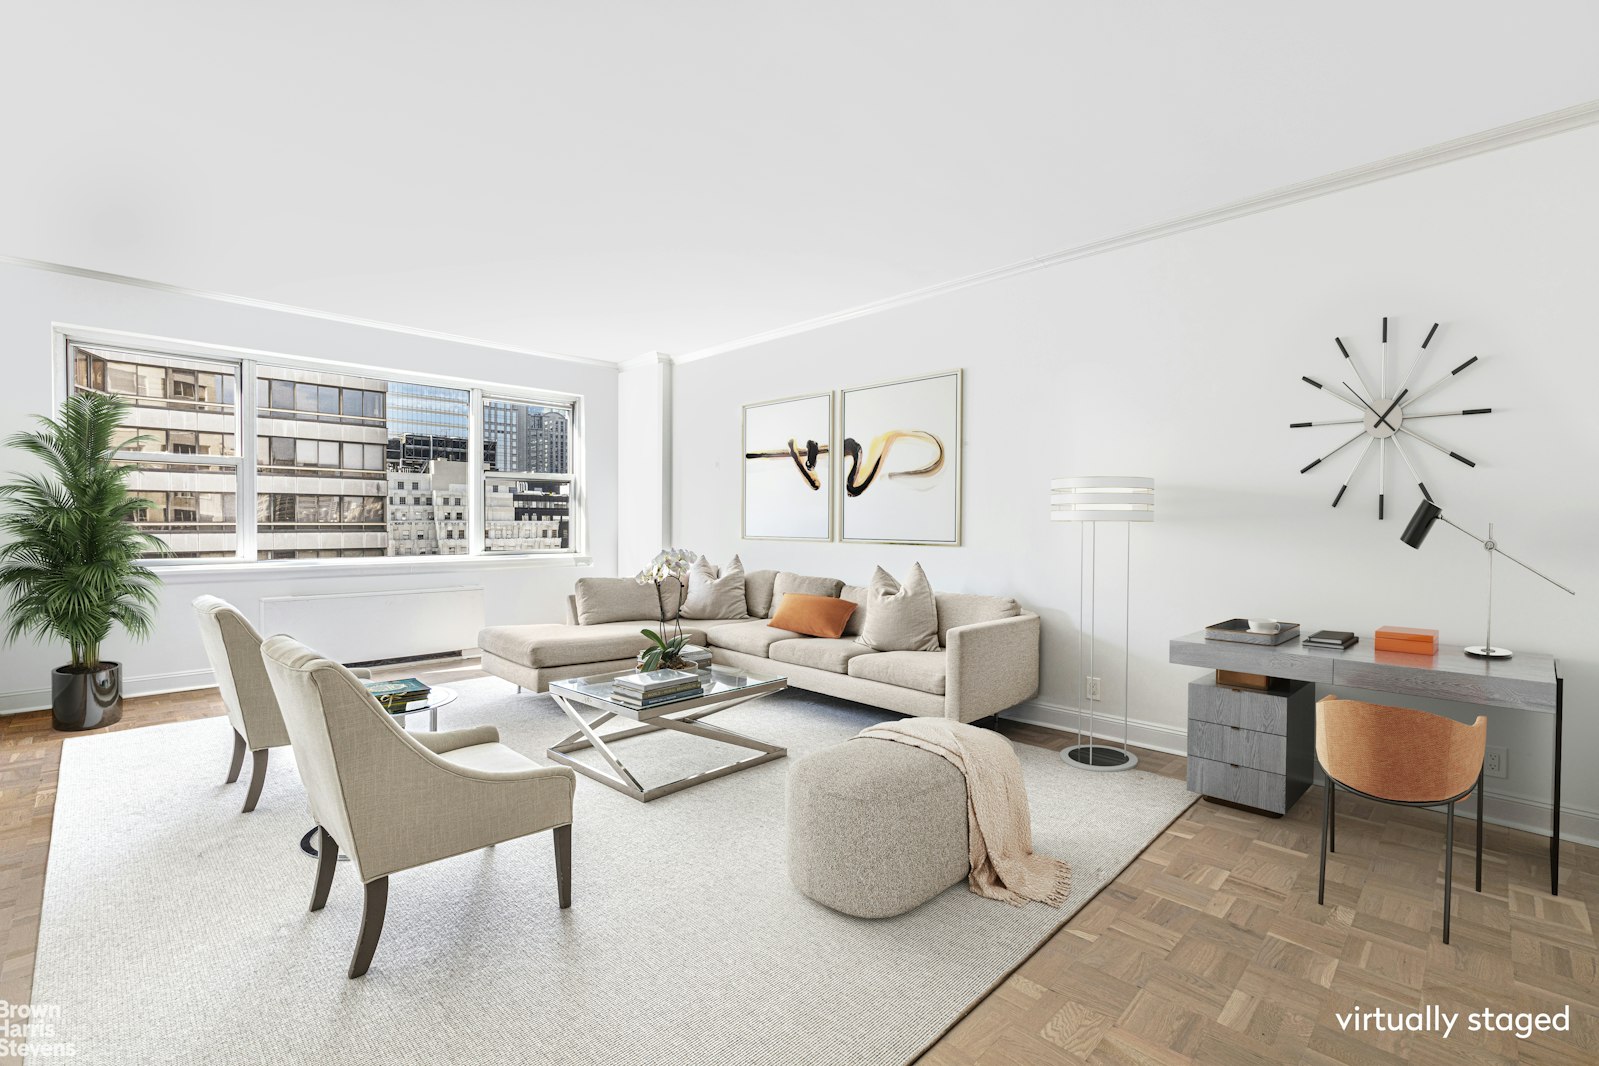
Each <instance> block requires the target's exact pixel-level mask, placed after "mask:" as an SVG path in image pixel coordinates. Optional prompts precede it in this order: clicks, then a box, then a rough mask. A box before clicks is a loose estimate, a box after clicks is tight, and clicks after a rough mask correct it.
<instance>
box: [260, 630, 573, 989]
mask: <svg viewBox="0 0 1599 1066" xmlns="http://www.w3.org/2000/svg"><path fill="white" fill-rule="evenodd" d="M261 651H262V656H263V658H264V660H265V662H266V671H267V676H268V678H270V680H271V683H272V688H273V690H274V691H275V692H276V693H277V698H278V704H279V706H281V707H282V708H283V719H284V723H285V725H287V726H288V732H289V739H290V741H291V742H292V744H293V746H294V759H295V763H296V764H297V765H298V766H299V768H300V778H301V780H302V781H304V783H305V791H306V795H307V797H308V798H309V799H310V802H311V813H312V815H313V816H314V817H315V819H316V822H317V825H318V826H319V827H320V832H321V839H320V841H319V843H318V847H317V871H316V881H315V884H314V886H313V888H312V891H311V909H312V910H313V911H318V910H321V909H322V907H323V905H324V904H326V903H327V899H328V890H329V888H330V887H331V886H332V884H333V873H334V871H335V870H336V869H337V868H338V861H337V860H338V854H339V849H340V848H343V849H344V853H345V854H346V855H348V856H349V857H350V864H351V865H352V866H353V867H355V872H356V875H357V876H358V877H360V878H361V883H362V885H363V886H365V900H364V904H363V907H362V911H361V933H360V936H359V938H358V939H357V941H356V946H355V954H354V956H353V957H352V958H351V960H350V976H351V977H360V976H361V975H362V974H364V973H366V971H367V967H368V966H369V965H370V964H371V962H372V953H373V952H374V951H375V950H377V945H378V937H379V936H380V935H381V934H382V932H383V914H384V911H385V909H386V908H387V906H388V899H389V875H390V874H392V873H396V872H398V871H400V870H407V869H410V868H411V867H414V866H422V865H424V864H426V863H430V862H436V861H438V860H439V859H447V858H449V857H450V856H452V855H460V854H462V853H464V852H468V851H475V850H477V849H478V848H484V847H488V846H489V845H491V844H498V843H500V842H502V841H506V840H514V839H515V838H517V837H522V836H527V835H529V834H531V833H538V832H542V831H544V830H546V829H553V830H554V834H553V836H554V842H555V876H556V886H557V891H558V893H559V899H560V905H561V906H562V907H563V908H564V907H569V906H571V904H572V794H573V792H574V791H576V788H577V778H576V775H574V774H573V773H572V771H571V770H568V769H567V768H566V767H564V766H563V767H553V766H539V765H538V764H537V763H535V762H533V761H532V760H531V759H528V758H526V757H524V756H522V755H519V754H517V753H516V752H514V751H512V750H511V749H510V748H508V747H506V746H505V745H503V744H501V743H500V742H499V739H500V738H499V733H498V731H496V730H495V729H494V728H493V727H492V726H474V727H473V728H470V729H457V730H453V731H450V732H443V733H420V734H412V733H408V732H406V731H405V730H404V729H402V728H400V726H399V725H398V724H397V723H396V722H395V721H394V719H393V718H392V717H390V715H389V714H388V713H387V712H385V711H384V710H383V709H382V708H381V707H380V706H378V703H377V701H376V700H375V699H373V698H372V696H371V694H370V693H368V692H367V690H366V688H365V686H363V685H362V684H361V682H360V681H359V680H358V679H357V678H356V677H355V676H354V675H353V674H351V673H350V671H349V670H347V669H345V668H344V667H342V666H340V665H338V664H337V663H335V662H332V661H330V660H328V659H325V658H323V657H322V656H320V655H318V654H317V653H316V652H314V651H312V650H311V649H310V648H307V647H306V646H305V645H303V644H300V643H299V642H297V641H295V640H293V639H291V638H289V637H282V636H279V637H272V638H270V639H268V640H267V642H266V643H265V644H264V645H263V646H262V649H261Z"/></svg>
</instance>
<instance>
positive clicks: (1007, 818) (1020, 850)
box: [858, 718, 1072, 907]
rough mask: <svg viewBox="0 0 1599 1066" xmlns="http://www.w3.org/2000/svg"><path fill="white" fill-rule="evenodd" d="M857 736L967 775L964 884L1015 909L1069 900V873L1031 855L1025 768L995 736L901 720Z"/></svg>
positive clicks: (945, 723) (954, 725)
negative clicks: (918, 752) (925, 754)
mask: <svg viewBox="0 0 1599 1066" xmlns="http://www.w3.org/2000/svg"><path fill="white" fill-rule="evenodd" d="M858 736H859V737H869V738H872V739H875V740H892V741H897V742H898V743H900V744H909V745H911V746H912V747H916V748H921V749H922V750H924V751H930V752H932V753H933V754H934V755H939V756H942V757H943V758H944V759H946V760H948V762H949V763H950V764H951V765H953V766H954V767H955V769H957V770H959V771H960V772H961V773H962V774H964V775H965V776H966V822H967V826H968V827H969V830H970V831H969V832H968V834H967V840H968V849H969V851H970V857H971V864H972V871H971V874H970V875H969V876H968V877H967V884H969V885H970V886H971V889H972V891H973V892H975V893H977V894H978V895H979V896H986V897H988V898H989V899H998V900H1004V901H1005V902H1006V903H1009V904H1012V905H1013V906H1017V907H1020V906H1022V905H1023V904H1025V903H1027V901H1029V900H1038V901H1040V902H1042V903H1047V904H1049V905H1050V906H1051V907H1059V906H1061V905H1062V904H1064V903H1065V902H1066V897H1067V896H1068V895H1069V894H1070V893H1071V890H1072V868H1071V867H1070V866H1068V865H1067V864H1066V863H1064V862H1062V861H1060V860H1059V859H1049V858H1045V857H1044V856H1042V855H1035V854H1034V853H1033V823H1032V818H1031V816H1030V815H1029V813H1028V810H1027V790H1026V788H1025V787H1024V786H1023V784H1022V764H1021V762H1020V761H1018V760H1017V758H1016V751H1015V749H1013V748H1012V747H1011V746H1010V741H1008V740H1006V739H1005V738H1004V737H1002V736H1000V735H999V734H998V733H995V732H992V731H990V730H987V729H978V728H977V727H976V726H970V725H964V724H962V723H960V722H951V721H949V720H948V719H946V718H906V719H904V720H903V721H898V722H883V723H881V724H880V725H874V726H870V727H868V728H866V729H863V730H861V732H860V733H859V734H858Z"/></svg>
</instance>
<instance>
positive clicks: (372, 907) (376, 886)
mask: <svg viewBox="0 0 1599 1066" xmlns="http://www.w3.org/2000/svg"><path fill="white" fill-rule="evenodd" d="M327 843H329V844H331V843H332V841H328V842H327ZM327 850H328V851H330V852H331V853H332V854H334V855H337V854H338V851H337V850H336V849H334V848H332V847H329V848H328V849H327ZM319 857H320V856H319ZM365 887H366V898H365V899H364V900H363V901H362V903H361V935H360V936H359V937H358V938H357V939H356V941H355V954H354V955H352V956H351V957H350V976H351V977H360V976H361V975H362V974H364V973H366V971H367V967H369V966H371V965H372V954H373V952H375V951H377V949H378V937H380V936H382V935H383V915H384V912H385V911H387V910H388V908H389V879H388V878H387V877H380V878H378V879H377V880H376V881H368V882H367V883H366V886H365Z"/></svg>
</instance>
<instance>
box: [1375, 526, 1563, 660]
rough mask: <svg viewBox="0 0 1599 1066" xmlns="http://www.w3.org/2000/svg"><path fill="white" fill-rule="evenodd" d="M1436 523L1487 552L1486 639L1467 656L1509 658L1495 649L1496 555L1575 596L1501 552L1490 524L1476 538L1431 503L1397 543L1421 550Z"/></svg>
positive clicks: (1504, 649)
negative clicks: (1449, 528) (1457, 530)
mask: <svg viewBox="0 0 1599 1066" xmlns="http://www.w3.org/2000/svg"><path fill="white" fill-rule="evenodd" d="M1435 522H1442V523H1443V524H1444V525H1446V526H1454V528H1455V529H1459V530H1460V532H1462V533H1465V534H1466V536H1468V537H1470V538H1471V539H1472V540H1474V541H1476V542H1477V543H1478V544H1481V545H1482V546H1483V547H1484V548H1485V549H1487V552H1488V636H1487V638H1486V639H1485V640H1484V641H1483V642H1482V643H1481V644H1476V645H1473V646H1471V647H1469V648H1467V649H1466V654H1467V655H1471V656H1474V657H1476V658H1478V659H1508V658H1510V649H1509V648H1496V647H1494V555H1495V554H1498V555H1503V556H1504V557H1505V558H1506V559H1509V560H1510V561H1511V562H1513V563H1515V564H1516V565H1517V566H1519V567H1522V568H1523V569H1525V570H1532V572H1533V573H1534V574H1538V576H1539V577H1541V578H1543V579H1544V580H1545V581H1547V582H1549V584H1551V585H1553V586H1554V587H1555V588H1557V589H1560V590H1561V591H1562V592H1570V593H1571V594H1572V595H1573V596H1575V595H1576V593H1575V592H1572V590H1571V589H1568V588H1566V586H1564V585H1562V584H1561V583H1560V582H1558V581H1556V580H1555V579H1554V578H1552V577H1550V576H1549V575H1548V574H1543V573H1539V572H1538V571H1537V570H1533V568H1532V567H1530V566H1528V565H1527V564H1526V563H1524V562H1522V561H1521V560H1520V559H1517V558H1516V557H1515V556H1514V555H1510V554H1509V553H1507V552H1506V551H1505V550H1504V549H1503V548H1501V547H1499V542H1498V541H1496V540H1494V527H1493V523H1491V522H1490V523H1489V524H1488V535H1487V536H1486V537H1479V536H1477V535H1476V534H1475V533H1468V532H1466V530H1464V529H1460V527H1459V526H1456V525H1455V524H1454V523H1453V522H1451V521H1449V519H1447V518H1445V517H1444V513H1443V511H1442V510H1441V509H1440V508H1439V506H1438V505H1437V504H1436V503H1433V502H1432V501H1431V500H1422V501H1421V506H1420V507H1418V508H1416V513H1415V514H1413V515H1411V516H1410V524H1409V525H1407V526H1406V527H1405V531H1404V532H1403V533H1401V534H1400V535H1399V539H1400V540H1402V541H1404V542H1405V543H1406V544H1408V545H1410V546H1411V547H1412V548H1419V547H1421V542H1422V541H1424V540H1426V539H1427V534H1428V533H1430V532H1431V531H1432V527H1433V523H1435Z"/></svg>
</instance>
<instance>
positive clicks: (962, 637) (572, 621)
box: [478, 571, 1039, 722]
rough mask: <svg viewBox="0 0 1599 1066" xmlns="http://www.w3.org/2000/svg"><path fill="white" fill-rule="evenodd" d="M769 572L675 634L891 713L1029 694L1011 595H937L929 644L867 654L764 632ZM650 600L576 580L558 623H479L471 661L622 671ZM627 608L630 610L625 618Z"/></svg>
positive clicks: (550, 673) (955, 713) (972, 710)
mask: <svg viewBox="0 0 1599 1066" xmlns="http://www.w3.org/2000/svg"><path fill="white" fill-rule="evenodd" d="M772 575H773V572H772V571H753V572H752V573H750V574H749V575H748V581H747V592H748V594H749V595H748V609H749V613H750V615H751V617H750V618H747V619H744V618H737V619H733V618H718V619H683V620H682V622H681V625H682V631H683V634H684V635H685V636H687V637H688V639H689V640H690V641H691V642H692V643H695V644H699V645H703V646H705V647H708V648H710V649H711V658H712V661H713V662H714V663H717V664H719V665H722V666H733V667H738V668H741V669H746V670H752V671H755V672H757V673H769V672H775V673H781V674H783V675H784V676H786V677H787V678H788V682H789V685H790V686H792V687H794V688H800V689H806V690H808V691H811V692H820V693H823V694H825V695H829V696H837V697H839V698H841V699H847V700H854V701H856V702H858V703H865V704H868V705H870V706H873V707H881V708H883V709H884V710H889V711H897V712H899V713H900V714H911V715H921V716H925V717H935V718H952V719H954V720H955V721H959V722H974V721H977V720H978V719H980V718H987V717H988V716H990V715H993V714H998V713H999V712H1000V711H1004V710H1008V709H1009V708H1011V707H1014V706H1016V705H1017V704H1018V703H1022V702H1024V701H1025V700H1028V699H1031V698H1032V697H1033V696H1034V695H1035V694H1036V693H1037V692H1038V673H1039V653H1038V643H1039V619H1038V615H1036V614H1034V613H1032V612H1031V611H1024V610H1022V609H1021V608H1020V607H1018V606H1017V604H1016V601H1015V600H1012V599H1008V598H1003V597H998V596H982V595H975V594H970V593H958V592H945V593H938V594H937V595H936V597H935V600H936V603H937V606H938V637H939V643H940V645H941V647H940V649H939V650H938V651H874V650H873V649H871V648H869V647H867V646H866V645H864V644H862V643H860V642H859V641H858V640H856V639H855V638H854V637H853V636H844V637H840V638H836V639H830V638H826V637H809V636H804V635H802V634H800V633H795V632H792V631H790V630H786V629H776V628H773V627H772V626H771V624H770V623H769V621H768V619H769V616H770V613H771V611H772V609H773V607H774V606H775V605H774V603H773V596H772V593H771V591H770V590H771V586H772ZM801 580H803V579H801ZM834 584H836V585H842V582H835V583H834ZM672 604H673V605H674V606H675V597H674V599H673V600H672ZM656 606H657V605H656V603H655V595H654V590H653V589H652V588H649V587H648V586H644V587H642V588H640V587H638V586H635V585H634V583H633V582H632V581H631V580H628V579H625V578H583V579H582V580H581V581H579V582H578V590H577V593H576V594H575V595H573V596H572V597H570V598H569V599H568V601H567V624H566V625H557V624H548V625H523V626H494V627H491V628H489V629H485V630H483V631H482V632H481V633H480V634H479V635H478V646H479V648H481V649H482V652H483V660H482V662H483V669H484V670H485V671H487V672H488V673H491V674H494V675H495V676H497V677H502V678H505V679H506V680H507V681H511V682H514V683H516V684H518V685H520V686H521V687H523V688H525V689H528V690H530V691H533V692H543V691H545V690H546V689H548V688H549V685H550V682H552V681H559V680H561V679H563V678H569V677H584V676H587V675H589V674H600V673H606V672H608V671H620V670H626V669H629V668H631V667H632V666H633V665H634V663H635V662H636V661H637V657H638V653H639V652H641V651H643V650H644V649H645V648H646V647H648V645H649V641H648V640H647V639H646V638H645V637H644V636H643V635H642V634H641V632H640V630H643V629H659V628H660V624H661V623H660V620H659V618H658V617H654V618H652V617H648V611H649V610H651V609H655V608H656ZM630 610H631V611H633V612H634V613H635V614H636V615H637V617H628V616H627V612H628V611H630ZM667 624H668V626H669V627H670V626H673V625H674V623H673V622H671V621H668V623H667ZM846 632H848V631H846Z"/></svg>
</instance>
